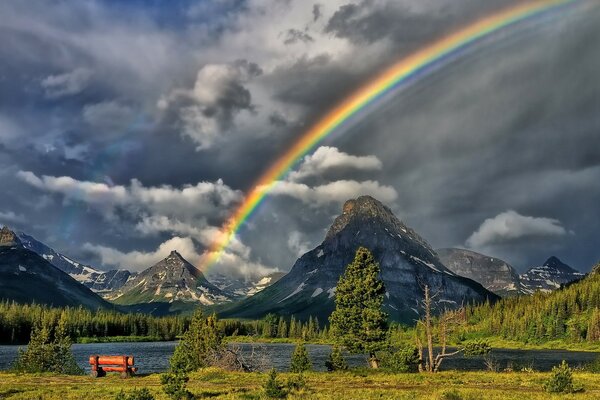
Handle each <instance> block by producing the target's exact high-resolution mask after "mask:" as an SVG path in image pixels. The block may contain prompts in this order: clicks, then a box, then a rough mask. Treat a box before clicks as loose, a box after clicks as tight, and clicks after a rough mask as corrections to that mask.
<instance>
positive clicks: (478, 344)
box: [463, 339, 492, 357]
mask: <svg viewBox="0 0 600 400" xmlns="http://www.w3.org/2000/svg"><path fill="white" fill-rule="evenodd" d="M490 351H492V346H490V344H489V343H488V342H487V341H486V340H482V339H479V340H472V341H470V342H466V343H465V344H464V345H463V353H464V355H465V356H467V357H473V356H484V355H486V354H488V353H489V352H490Z"/></svg>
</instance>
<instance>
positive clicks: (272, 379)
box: [263, 368, 287, 399]
mask: <svg viewBox="0 0 600 400" xmlns="http://www.w3.org/2000/svg"><path fill="white" fill-rule="evenodd" d="M263 388H264V390H265V395H266V396H267V397H268V398H271V399H281V398H284V397H286V396H287V393H286V392H285V390H284V388H283V385H282V384H281V383H279V381H278V380H277V371H275V368H273V369H271V371H270V372H269V376H268V377H267V381H266V382H265V384H264V385H263Z"/></svg>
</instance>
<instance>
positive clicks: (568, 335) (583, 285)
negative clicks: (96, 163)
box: [466, 265, 600, 343]
mask: <svg viewBox="0 0 600 400" xmlns="http://www.w3.org/2000/svg"><path fill="white" fill-rule="evenodd" d="M466 317H467V326H466V330H467V332H468V333H477V334H479V335H481V336H500V337H502V338H505V339H510V340H515V341H520V342H523V343H544V342H547V341H551V340H563V341H565V342H569V343H579V342H597V341H598V340H600V265H598V266H596V267H595V268H594V269H593V270H592V272H591V273H590V274H589V275H588V276H587V277H586V278H584V279H582V280H581V281H578V282H575V283H572V284H570V285H567V286H566V287H564V288H562V289H560V290H556V291H554V292H551V293H542V292H536V293H535V294H533V295H531V296H519V297H511V298H505V299H503V300H501V301H499V302H497V303H496V304H494V305H490V304H483V305H480V306H475V307H468V308H467V309H466Z"/></svg>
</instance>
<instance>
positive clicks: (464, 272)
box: [436, 248, 525, 297]
mask: <svg viewBox="0 0 600 400" xmlns="http://www.w3.org/2000/svg"><path fill="white" fill-rule="evenodd" d="M436 252H437V254H438V255H439V257H440V261H441V262H442V263H443V264H444V265H445V266H446V267H448V268H449V269H450V270H451V271H452V272H454V273H456V274H457V275H460V276H464V277H465V278H469V279H472V280H474V281H475V282H479V283H481V284H482V285H483V287H485V288H486V289H487V290H489V291H491V292H494V293H496V294H497V295H499V296H503V297H504V296H514V295H518V294H523V293H525V288H524V287H523V286H522V284H521V281H520V279H519V274H518V272H517V271H516V270H515V269H514V268H513V267H512V266H511V265H509V264H508V263H506V262H505V261H502V260H500V259H498V258H494V257H489V256H486V255H483V254H479V253H476V252H474V251H470V250H464V249H455V248H449V249H439V250H436Z"/></svg>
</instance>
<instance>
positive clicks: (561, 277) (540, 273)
mask: <svg viewBox="0 0 600 400" xmlns="http://www.w3.org/2000/svg"><path fill="white" fill-rule="evenodd" d="M584 277H585V274H582V273H581V272H579V271H577V270H575V269H573V268H571V267H570V266H568V265H567V264H565V263H563V262H562V261H560V260H559V259H558V258H556V257H550V258H549V259H548V260H546V262H545V263H544V264H543V265H541V266H539V267H533V268H530V269H529V271H527V272H526V273H524V274H523V275H521V283H522V284H523V286H524V287H525V289H524V290H525V292H526V293H533V292H535V291H538V290H540V291H543V292H550V291H552V290H556V289H558V288H560V287H561V286H562V285H565V284H567V283H571V282H574V281H578V280H580V279H582V278H584Z"/></svg>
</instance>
